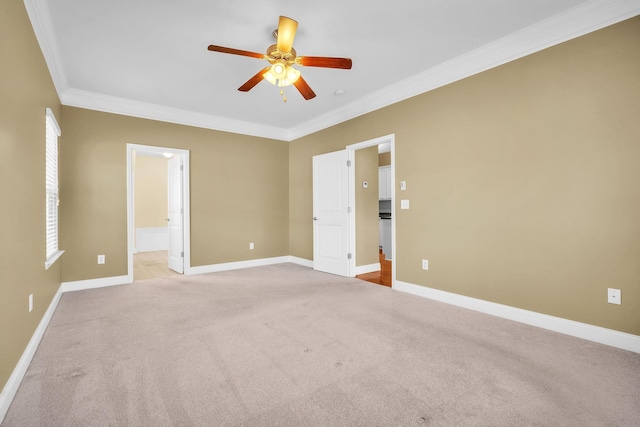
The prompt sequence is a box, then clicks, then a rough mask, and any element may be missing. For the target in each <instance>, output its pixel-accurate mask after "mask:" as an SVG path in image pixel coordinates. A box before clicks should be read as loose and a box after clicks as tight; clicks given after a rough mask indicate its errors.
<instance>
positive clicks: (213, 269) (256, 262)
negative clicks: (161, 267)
mask: <svg viewBox="0 0 640 427" xmlns="http://www.w3.org/2000/svg"><path fill="white" fill-rule="evenodd" d="M283 262H289V257H288V256H280V257H273V258H261V259H250V260H247V261H235V262H223V263H220V264H210V265H200V266H197V267H191V269H190V271H189V274H206V273H218V272H220V271H228V270H238V269H240V268H251V267H262V266H264V265H273V264H282V263H283Z"/></svg>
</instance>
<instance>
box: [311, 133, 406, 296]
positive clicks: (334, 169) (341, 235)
mask: <svg viewBox="0 0 640 427" xmlns="http://www.w3.org/2000/svg"><path fill="white" fill-rule="evenodd" d="M374 146H376V147H378V146H384V147H385V151H388V152H389V153H390V164H389V169H390V170H389V176H388V179H389V182H388V187H389V190H390V200H391V201H392V200H394V199H395V135H393V134H391V135H387V136H383V137H380V138H375V139H372V140H368V141H363V142H360V143H357V144H353V145H349V146H347V147H346V149H345V150H343V151H337V152H334V153H327V154H323V155H319V156H314V158H313V161H314V171H313V175H314V179H313V193H314V195H313V197H314V202H313V204H314V206H313V235H314V239H313V245H314V259H313V264H314V269H317V270H321V271H326V272H329V273H333V274H338V275H341V276H346V277H355V276H356V275H360V274H364V273H369V272H372V271H379V270H381V264H380V262H379V260H378V262H375V263H373V264H369V265H360V266H359V265H358V260H357V256H358V248H357V246H358V242H357V238H356V226H357V224H356V223H357V221H356V191H355V190H356V187H355V186H356V172H355V171H356V168H357V163H356V162H355V157H356V156H355V152H356V151H357V150H361V149H365V148H369V147H374ZM319 165H321V166H322V167H321V168H316V166H319ZM376 172H377V171H376ZM345 173H346V174H347V177H346V178H344V177H343V176H344V174H345ZM374 176H375V178H373V177H372V178H371V179H378V178H379V175H378V173H375V174H374ZM339 177H340V179H338V178H339ZM358 184H359V183H358ZM363 185H364V183H363ZM343 197H346V199H344V201H343ZM389 204H390V212H391V218H390V222H391V224H390V229H391V238H390V239H389V240H390V250H389V252H391V253H393V254H395V244H396V243H395V242H396V236H395V204H394V203H392V202H390V203H389ZM323 205H324V206H325V207H324V212H323V211H322V206H323ZM332 215H334V216H336V217H337V219H335V220H333V218H332ZM329 220H331V221H329ZM325 222H326V224H325ZM373 233H375V234H376V237H378V233H379V228H378V230H376V231H373ZM379 240H380V239H379V238H376V239H374V241H375V243H374V245H377V244H378V242H379ZM373 249H374V250H376V248H375V247H373ZM395 264H396V263H391V274H390V276H391V277H390V280H389V282H390V285H391V286H392V284H393V282H394V281H395V266H396V265H395ZM325 265H327V266H328V267H327V268H325Z"/></svg>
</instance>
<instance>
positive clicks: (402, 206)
mask: <svg viewBox="0 0 640 427" xmlns="http://www.w3.org/2000/svg"><path fill="white" fill-rule="evenodd" d="M400 209H409V201H408V200H400Z"/></svg>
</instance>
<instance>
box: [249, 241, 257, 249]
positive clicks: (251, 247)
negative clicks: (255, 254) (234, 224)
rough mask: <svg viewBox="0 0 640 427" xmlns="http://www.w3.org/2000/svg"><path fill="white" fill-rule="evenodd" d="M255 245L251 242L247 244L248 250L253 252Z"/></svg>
mask: <svg viewBox="0 0 640 427" xmlns="http://www.w3.org/2000/svg"><path fill="white" fill-rule="evenodd" d="M255 247H256V246H255V245H254V244H253V242H251V243H249V249H250V250H254V249H255Z"/></svg>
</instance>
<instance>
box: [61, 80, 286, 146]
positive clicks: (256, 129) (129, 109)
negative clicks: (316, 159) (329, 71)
mask: <svg viewBox="0 0 640 427" xmlns="http://www.w3.org/2000/svg"><path fill="white" fill-rule="evenodd" d="M60 101H61V102H62V105H66V106H69V107H79V108H86V109H89V110H96V111H102V112H105V113H113V114H121V115H125V116H131V117H138V118H141V119H149V120H158V121H162V122H169V123H176V124H180V125H186V126H194V127H199V128H205V129H213V130H218V131H223V132H230V133H238V134H242V135H249V136H257V137H261V138H269V139H277V140H281V141H289V133H288V132H287V130H286V129H283V128H277V127H273V126H267V125H261V124H257V123H251V122H245V121H241V120H234V119H229V118H226V117H219V116H214V115H211V114H204V113H197V112H194V111H188V110H182V109H179V108H171V107H166V106H164V105H158V104H151V103H147V102H141V101H134V100H131V99H125V98H119V97H116V96H110V95H104V94H100V93H95V92H88V91H83V90H78V89H67V90H66V91H64V92H63V93H62V94H61V95H60Z"/></svg>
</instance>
